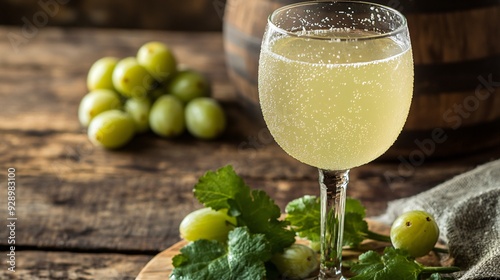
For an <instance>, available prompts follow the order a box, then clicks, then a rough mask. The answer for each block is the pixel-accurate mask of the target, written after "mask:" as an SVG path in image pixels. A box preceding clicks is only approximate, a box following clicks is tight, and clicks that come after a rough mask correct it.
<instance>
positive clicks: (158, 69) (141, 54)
mask: <svg viewBox="0 0 500 280" xmlns="http://www.w3.org/2000/svg"><path fill="white" fill-rule="evenodd" d="M137 61H138V62H139V64H141V65H142V66H144V67H145V68H146V70H148V72H149V73H150V74H151V75H152V76H153V77H154V78H155V79H156V80H157V81H159V82H164V81H166V80H167V78H168V77H169V76H170V75H171V74H172V73H174V72H175V71H176V61H175V57H174V55H173V54H172V51H170V49H169V48H168V47H167V45H165V44H163V43H160V42H149V43H146V44H144V45H143V46H142V47H141V48H139V51H138V52H137Z"/></svg>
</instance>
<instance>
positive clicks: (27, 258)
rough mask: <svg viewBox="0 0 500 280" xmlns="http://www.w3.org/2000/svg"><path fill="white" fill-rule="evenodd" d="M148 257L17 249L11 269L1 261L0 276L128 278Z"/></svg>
mask: <svg viewBox="0 0 500 280" xmlns="http://www.w3.org/2000/svg"><path fill="white" fill-rule="evenodd" d="M150 259H151V256H148V255H125V254H111V253H102V254H87V253H72V252H42V251H17V252H16V267H15V272H10V271H8V270H7V267H8V264H7V263H6V262H4V261H2V269H0V279H9V280H38V279H50V280H77V279H78V280H85V279H89V280H90V279H92V280H94V279H109V280H127V279H128V280H131V279H135V277H136V276H137V274H138V273H139V272H140V270H141V269H142V267H143V266H144V265H145V264H146V263H147V262H148V261H149V260H150Z"/></svg>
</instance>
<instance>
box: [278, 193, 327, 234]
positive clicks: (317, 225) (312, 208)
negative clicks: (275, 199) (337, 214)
mask: <svg viewBox="0 0 500 280" xmlns="http://www.w3.org/2000/svg"><path fill="white" fill-rule="evenodd" d="M285 211H286V213H287V216H286V220H287V221H289V222H290V225H291V226H292V228H293V229H294V230H295V232H296V233H297V235H298V236H300V237H302V238H307V239H308V240H310V241H313V242H319V241H320V232H321V213H320V199H319V197H316V196H312V195H306V196H303V197H301V198H297V199H295V200H292V201H290V202H289V203H288V205H287V206H286V208H285Z"/></svg>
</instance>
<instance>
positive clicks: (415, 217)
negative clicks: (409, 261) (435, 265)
mask: <svg viewBox="0 0 500 280" xmlns="http://www.w3.org/2000/svg"><path fill="white" fill-rule="evenodd" d="M390 236H391V242H392V245H393V246H394V247H395V248H397V249H403V250H405V251H407V252H408V253H409V254H410V255H411V256H413V257H415V258H417V257H421V256H425V255H427V254H428V253H429V252H430V251H431V250H432V248H434V245H436V242H437V240H438V238H439V228H438V225H437V223H436V221H435V220H434V218H433V217H432V216H431V215H430V214H429V213H427V212H425V211H409V212H406V213H404V214H402V215H401V216H399V217H398V218H397V219H396V220H395V221H394V223H393V224H392V227H391V234H390Z"/></svg>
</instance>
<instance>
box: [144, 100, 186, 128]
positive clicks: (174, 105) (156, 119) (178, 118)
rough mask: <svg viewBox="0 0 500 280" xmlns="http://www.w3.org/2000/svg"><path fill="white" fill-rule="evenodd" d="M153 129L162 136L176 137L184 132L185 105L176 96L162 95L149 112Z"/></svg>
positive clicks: (150, 124)
mask: <svg viewBox="0 0 500 280" xmlns="http://www.w3.org/2000/svg"><path fill="white" fill-rule="evenodd" d="M149 126H150V127H151V130H152V131H153V132H154V133H156V134H157V135H159V136H162V137H174V136H177V135H180V134H181V133H182V132H184V128H185V121H184V106H183V105H182V102H180V101H179V100H178V99H177V98H176V97H175V96H172V95H163V96H160V97H159V98H158V99H157V100H156V101H155V102H154V103H153V106H152V107H151V111H150V112H149Z"/></svg>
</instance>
